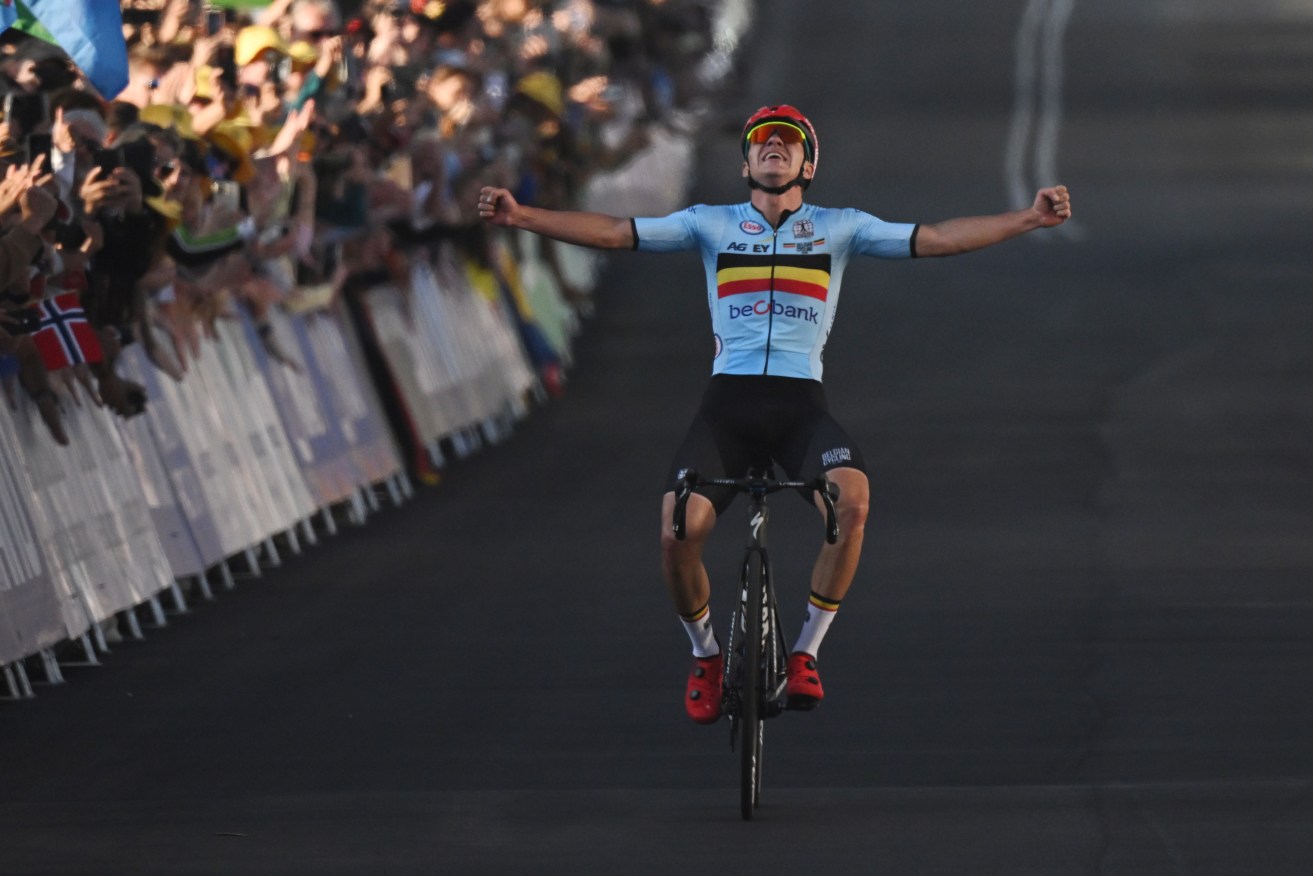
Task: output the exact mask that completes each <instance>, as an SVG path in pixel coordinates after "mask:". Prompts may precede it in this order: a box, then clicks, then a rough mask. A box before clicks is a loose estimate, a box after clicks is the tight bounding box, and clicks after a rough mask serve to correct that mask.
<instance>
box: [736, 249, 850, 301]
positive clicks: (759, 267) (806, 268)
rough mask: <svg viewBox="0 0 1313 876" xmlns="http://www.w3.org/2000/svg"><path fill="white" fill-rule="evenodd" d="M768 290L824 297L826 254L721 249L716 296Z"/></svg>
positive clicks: (827, 282) (827, 273)
mask: <svg viewBox="0 0 1313 876" xmlns="http://www.w3.org/2000/svg"><path fill="white" fill-rule="evenodd" d="M772 290H773V291H775V292H790V293H792V294H794V295H806V296H807V297H808V298H815V299H816V300H817V301H825V299H826V298H827V297H828V296H829V294H830V256H829V254H828V253H825V254H813V255H769V256H763V255H748V254H745V253H734V252H723V253H720V254H719V255H718V256H717V257H716V296H717V297H718V298H727V297H729V296H731V295H743V294H745V293H749V292H770V291H772Z"/></svg>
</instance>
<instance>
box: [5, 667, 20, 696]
mask: <svg viewBox="0 0 1313 876" xmlns="http://www.w3.org/2000/svg"><path fill="white" fill-rule="evenodd" d="M4 676H5V688H6V689H7V690H8V691H9V697H8V699H11V700H16V699H20V697H19V696H18V679H17V678H16V677H15V676H14V670H13V669H11V668H10V666H9V664H7V663H6V664H5V666H4Z"/></svg>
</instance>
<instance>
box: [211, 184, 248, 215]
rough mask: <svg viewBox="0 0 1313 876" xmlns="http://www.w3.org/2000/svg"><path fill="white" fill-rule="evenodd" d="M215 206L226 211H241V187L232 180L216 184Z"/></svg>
mask: <svg viewBox="0 0 1313 876" xmlns="http://www.w3.org/2000/svg"><path fill="white" fill-rule="evenodd" d="M213 200H214V205H215V206H216V207H218V208H221V209H226V210H239V209H241V203H242V191H241V186H239V185H238V184H237V183H235V182H233V181H232V180H216V181H215V182H214V195H213Z"/></svg>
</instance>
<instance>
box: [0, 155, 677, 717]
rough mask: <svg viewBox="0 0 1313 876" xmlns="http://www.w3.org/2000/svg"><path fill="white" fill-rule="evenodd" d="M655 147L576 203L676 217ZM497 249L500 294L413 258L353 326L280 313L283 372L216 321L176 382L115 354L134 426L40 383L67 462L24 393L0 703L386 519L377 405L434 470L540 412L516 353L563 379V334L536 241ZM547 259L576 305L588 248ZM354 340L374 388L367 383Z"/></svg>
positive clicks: (7, 526)
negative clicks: (62, 433)
mask: <svg viewBox="0 0 1313 876" xmlns="http://www.w3.org/2000/svg"><path fill="white" fill-rule="evenodd" d="M657 142H658V143H659V145H654V146H653V147H651V149H650V150H649V154H648V155H645V156H641V157H640V159H639V161H637V162H635V164H642V165H643V167H644V170H643V171H642V172H641V173H637V172H635V171H634V170H632V165H631V166H630V167H629V168H622V169H621V170H619V171H617V172H616V173H614V174H611V175H609V176H599V177H597V178H595V179H594V180H593V182H592V185H591V186H590V192H591V193H592V195H591V198H592V203H590V207H591V208H594V209H596V208H597V203H598V202H599V201H604V202H605V203H606V204H607V205H609V207H608V209H611V210H612V211H613V212H615V213H616V214H618V215H652V214H653V213H656V212H664V211H665V210H666V209H673V208H674V207H673V205H671V206H669V207H668V208H667V207H666V206H665V204H666V203H668V202H669V201H670V200H671V198H672V193H673V195H674V196H675V197H682V196H683V194H684V193H685V192H686V190H687V172H688V158H689V156H690V155H691V151H692V147H691V145H690V144H689V143H688V142H687V141H686V140H685V139H683V138H682V137H680V136H675V137H663V138H657ZM658 194H659V196H660V199H662V204H657V200H658ZM658 207H659V208H660V209H655V208H658ZM514 243H518V249H519V251H520V252H521V253H522V256H521V257H518V258H517V257H514V256H512V252H513V249H512V247H513V245H514ZM498 246H499V247H500V249H499V251H498V256H497V258H498V259H499V262H498V264H499V266H500V267H501V268H502V269H503V273H502V276H503V277H509V278H510V281H511V282H510V283H509V284H507V285H509V286H510V287H511V288H509V289H508V288H506V287H504V286H500V285H498V284H497V283H496V282H491V281H490V277H491V275H489V274H487V273H486V272H484V271H482V270H481V269H480V268H478V267H477V266H474V265H471V264H469V263H466V262H463V261H462V260H461V259H460V258H459V257H458V256H457V255H456V254H455V251H454V249H453V248H451V247H442V248H440V250H439V252H440V253H441V255H440V256H439V257H438V258H437V260H436V263H433V264H430V263H427V262H424V261H422V260H419V259H416V260H414V263H413V268H412V270H411V273H410V277H409V288H406V289H401V288H397V287H396V286H393V285H386V284H385V285H380V286H377V287H375V288H372V289H369V290H366V291H364V292H363V293H358V294H360V299H359V305H360V306H359V307H358V308H357V310H356V315H355V317H354V318H353V314H352V312H351V310H350V309H349V308H348V307H347V305H346V304H344V303H343V302H341V301H337V302H333V303H331V304H330V305H328V307H327V308H326V309H324V310H319V311H313V312H310V313H302V314H296V315H293V314H289V313H286V312H284V311H282V310H275V312H274V313H273V314H272V315H271V317H270V322H271V325H272V328H273V332H274V335H275V337H276V339H277V342H278V344H279V347H280V349H282V350H284V351H285V352H286V353H287V354H288V357H289V358H290V359H292V360H294V361H295V366H290V365H288V364H286V363H284V362H279V361H275V360H274V359H272V358H271V357H270V356H269V354H268V352H267V350H266V347H265V346H264V344H263V343H262V341H261V339H260V337H259V335H258V333H257V331H256V328H255V326H254V325H253V324H252V323H251V321H250V320H249V318H247V317H246V316H245V315H241V314H239V315H237V316H233V317H228V318H224V319H221V320H220V321H219V322H218V325H217V337H215V338H207V339H205V340H204V341H202V343H201V348H200V354H199V356H198V357H196V358H195V359H194V360H193V361H191V362H190V363H189V367H188V370H187V373H186V374H185V376H184V378H183V379H182V380H181V381H175V380H174V379H172V378H171V377H169V376H167V375H165V374H163V373H162V372H160V371H159V370H158V369H157V368H156V367H155V366H154V365H153V364H152V363H151V362H149V361H148V359H147V358H146V356H145V354H144V353H143V351H142V350H141V348H140V346H139V345H133V346H129V347H128V348H127V349H126V350H125V351H124V354H123V356H122V360H121V365H120V368H119V370H120V373H121V374H122V375H123V376H124V377H125V378H127V379H129V380H134V381H137V382H139V383H141V384H142V385H144V386H145V387H146V393H147V398H148V403H147V406H146V411H145V413H144V414H142V415H140V416H137V417H134V418H131V419H127V420H124V419H121V418H118V417H116V416H114V415H113V414H112V413H110V412H109V411H108V410H106V409H104V408H101V407H97V406H96V405H95V404H93V403H92V399H91V397H90V395H89V393H88V392H87V391H86V390H85V389H83V388H81V387H80V386H78V385H77V384H76V382H75V381H67V382H64V383H61V382H60V381H56V383H57V391H58V393H59V395H60V398H61V407H62V412H63V418H64V423H65V427H66V430H67V432H68V434H69V437H70V445H69V446H67V447H60V446H58V445H57V444H55V442H54V441H53V440H51V438H50V436H49V434H48V432H47V431H46V428H45V425H44V424H43V423H42V422H41V420H40V416H39V414H38V412H37V410H36V407H35V405H34V404H33V403H32V402H31V401H30V400H29V399H28V398H26V396H24V395H23V394H22V393H21V392H20V393H18V396H19V397H18V398H17V399H16V400H15V403H14V404H13V405H12V406H11V405H0V525H2V527H3V528H2V529H0V669H2V670H3V680H4V683H3V684H0V696H2V695H3V694H4V693H5V691H6V690H7V691H8V693H9V695H10V697H27V696H31V695H32V685H31V679H30V677H29V673H28V668H29V666H31V667H32V668H34V669H40V670H42V671H43V672H44V676H45V680H47V681H50V682H58V681H60V680H62V679H61V676H60V674H59V664H60V661H61V660H68V659H70V658H69V657H68V655H70V654H72V655H73V659H77V660H79V661H80V662H81V661H85V662H90V663H97V662H99V661H98V655H103V654H104V653H106V652H107V651H108V647H109V643H110V642H112V641H113V639H114V637H115V636H116V635H128V636H131V637H139V636H141V635H142V633H141V625H140V623H139V621H138V617H137V614H136V612H137V610H138V609H142V608H145V609H146V610H147V611H148V612H149V617H150V618H151V619H153V620H154V621H155V622H156V623H157V624H162V623H165V622H166V617H167V612H166V611H165V608H164V606H165V603H166V602H170V601H171V602H172V605H173V606H174V607H175V608H179V609H181V608H185V605H186V591H185V589H184V588H182V587H180V586H179V582H185V583H187V584H189V585H190V589H192V590H193V591H195V590H199V591H200V592H201V594H202V595H203V596H206V597H210V596H212V591H211V589H210V578H211V577H212V576H213V575H214V574H215V573H217V574H219V575H220V577H221V578H222V580H223V583H224V585H225V586H233V574H232V569H231V568H230V562H231V561H233V560H234V559H237V558H240V559H241V560H242V561H243V564H244V568H245V569H246V570H247V571H249V572H252V573H255V574H258V573H259V569H260V566H261V562H262V559H261V557H263V563H265V564H268V565H275V564H277V563H279V562H280V556H279V553H278V543H279V542H281V543H282V544H283V545H285V546H286V547H287V548H290V549H291V550H292V551H293V552H297V551H299V550H300V545H301V544H302V543H303V542H313V541H315V540H316V539H317V537H318V535H317V532H316V530H318V532H320V533H322V532H324V531H325V530H326V531H327V532H328V533H330V534H331V533H332V532H334V531H335V530H336V523H335V522H334V520H335V518H334V514H333V509H334V508H337V509H345V513H346V514H347V515H348V516H349V518H350V519H352V520H355V521H356V522H362V521H363V520H364V518H365V516H366V515H367V514H368V512H369V510H370V509H371V508H376V507H378V505H377V503H378V499H377V492H376V491H377V490H379V489H380V488H386V490H387V493H388V494H389V495H390V496H391V498H392V500H393V501H394V502H396V503H400V501H401V500H402V499H403V498H404V497H405V496H406V495H409V493H410V483H409V480H408V479H407V475H406V468H407V464H408V463H409V462H410V461H409V460H403V459H402V452H401V446H400V444H399V442H398V441H397V436H396V435H394V433H393V428H392V425H391V424H390V422H389V415H388V413H387V412H385V407H384V404H383V401H382V400H381V398H380V392H381V393H385V394H387V398H388V399H389V400H390V404H391V410H392V411H393V413H394V414H395V412H396V411H400V412H401V414H402V415H403V416H404V418H405V420H406V422H407V423H408V424H409V427H410V429H411V430H412V436H411V437H412V438H413V439H414V440H417V441H418V442H419V443H420V444H421V445H422V447H423V448H425V449H426V451H427V453H428V454H429V455H430V457H431V461H432V462H433V463H434V464H436V465H441V464H442V463H443V462H444V461H445V459H444V456H443V451H442V447H443V446H444V445H445V446H447V447H449V448H452V449H454V450H455V452H456V453H457V454H465V453H469V452H472V451H473V450H475V449H477V448H478V446H479V445H480V444H481V443H482V442H484V441H498V440H501V439H503V438H505V437H506V436H507V435H508V434H509V432H510V430H511V429H512V428H513V426H514V423H515V421H516V420H518V419H519V418H521V417H523V416H525V415H526V414H527V413H528V412H529V408H530V403H531V401H532V400H533V398H534V397H535V396H537V397H539V398H542V397H544V396H545V393H544V389H543V385H542V382H541V380H540V375H541V364H542V363H541V362H535V361H534V355H535V354H533V353H532V352H531V348H533V347H535V343H534V342H532V339H537V347H538V348H539V352H538V353H537V355H539V356H541V355H542V350H543V349H549V351H550V354H551V355H552V356H554V357H555V358H556V359H558V360H559V362H560V363H562V364H566V365H568V364H569V362H570V359H571V357H570V348H571V344H572V341H573V339H574V337H575V335H576V334H577V332H578V331H579V327H580V326H579V316H578V314H579V309H578V308H577V305H578V302H574V303H568V302H567V301H566V300H565V292H564V290H563V289H562V288H561V287H560V286H559V285H558V284H557V281H556V279H555V277H556V274H555V273H554V272H553V271H551V270H549V269H548V267H547V266H546V265H545V263H544V262H543V261H542V255H541V253H540V250H539V247H538V241H537V240H536V239H534V240H529V239H525V240H521V241H518V242H512V241H511V240H510V239H505V240H503V241H502V242H501V243H500V244H499V245H498ZM553 246H555V247H556V249H555V252H554V253H553V256H554V259H553V260H554V262H555V263H556V264H557V266H558V267H559V268H560V269H561V273H562V275H563V276H564V279H565V283H566V285H567V286H569V287H570V288H571V289H572V290H576V291H578V290H585V291H587V290H591V289H592V288H593V286H594V283H595V281H596V278H597V276H598V261H597V256H596V254H594V253H592V252H591V251H586V250H581V249H578V248H575V247H568V246H562V245H553ZM584 310H585V311H586V310H587V308H584ZM362 322H363V324H361V323H362ZM530 332H532V339H531V338H530ZM544 343H545V347H544ZM367 346H370V347H371V348H372V349H375V350H377V351H378V353H379V354H380V355H381V360H382V362H383V363H384V365H385V367H386V372H387V383H389V384H390V385H376V382H375V380H376V379H377V378H378V377H379V375H378V373H377V369H371V367H370V363H369V362H368V361H367V359H368V355H367V350H366V347H367ZM394 419H395V417H394ZM316 524H318V526H316ZM107 632H108V633H109V634H110V635H108V636H107V635H106V633H107ZM38 680H39V677H38Z"/></svg>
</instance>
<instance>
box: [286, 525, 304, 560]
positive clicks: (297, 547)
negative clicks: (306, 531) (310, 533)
mask: <svg viewBox="0 0 1313 876" xmlns="http://www.w3.org/2000/svg"><path fill="white" fill-rule="evenodd" d="M283 536H284V537H285V538H286V539H287V549H288V550H289V551H291V552H292V556H294V557H299V556H301V540H300V539H299V538H297V537H296V526H295V524H293V525H292V526H289V527H287V531H286V532H284V533H283Z"/></svg>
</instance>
